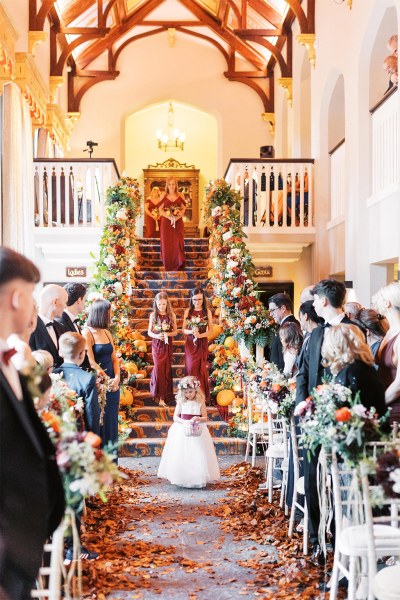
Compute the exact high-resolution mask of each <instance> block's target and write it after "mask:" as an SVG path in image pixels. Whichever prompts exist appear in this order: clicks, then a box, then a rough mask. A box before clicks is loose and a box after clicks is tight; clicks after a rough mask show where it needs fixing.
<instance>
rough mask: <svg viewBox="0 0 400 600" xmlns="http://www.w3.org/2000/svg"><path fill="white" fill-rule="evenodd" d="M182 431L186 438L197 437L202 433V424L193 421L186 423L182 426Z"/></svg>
mask: <svg viewBox="0 0 400 600" xmlns="http://www.w3.org/2000/svg"><path fill="white" fill-rule="evenodd" d="M183 430H184V432H185V435H187V436H188V437H192V436H199V435H201V432H202V423H193V421H187V423H185V424H184V426H183Z"/></svg>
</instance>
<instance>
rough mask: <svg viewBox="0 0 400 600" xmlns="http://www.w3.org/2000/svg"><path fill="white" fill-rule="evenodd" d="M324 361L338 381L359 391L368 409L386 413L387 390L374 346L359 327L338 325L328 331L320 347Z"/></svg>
mask: <svg viewBox="0 0 400 600" xmlns="http://www.w3.org/2000/svg"><path fill="white" fill-rule="evenodd" d="M321 355H322V364H323V365H324V367H329V369H330V371H331V373H332V375H334V377H335V382H336V383H340V384H341V385H344V386H345V387H347V388H349V389H351V391H352V392H353V396H355V395H356V394H357V392H358V393H359V402H360V404H362V405H363V406H365V408H366V409H368V410H370V409H371V408H375V410H376V412H377V413H378V415H379V416H380V417H382V416H383V415H384V414H385V412H386V407H385V390H384V389H383V385H382V383H381V382H380V380H379V377H378V375H377V373H376V371H375V369H374V367H373V365H374V357H373V356H372V352H371V348H370V347H369V346H368V344H367V342H366V341H365V337H364V335H363V333H362V331H361V329H360V328H359V327H356V326H355V325H341V324H340V325H335V326H333V327H330V328H329V329H327V330H326V332H325V335H324V341H323V344H322V349H321Z"/></svg>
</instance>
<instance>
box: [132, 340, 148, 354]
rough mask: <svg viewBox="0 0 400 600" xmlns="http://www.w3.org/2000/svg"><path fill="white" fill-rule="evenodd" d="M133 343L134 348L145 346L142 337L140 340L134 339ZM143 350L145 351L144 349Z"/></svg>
mask: <svg viewBox="0 0 400 600" xmlns="http://www.w3.org/2000/svg"><path fill="white" fill-rule="evenodd" d="M133 345H134V346H135V348H140V347H141V346H146V342H145V341H143V340H142V339H140V340H135V341H134V342H133ZM146 349H147V348H146ZM145 352H146V350H145Z"/></svg>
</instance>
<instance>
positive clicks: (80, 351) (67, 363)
mask: <svg viewBox="0 0 400 600" xmlns="http://www.w3.org/2000/svg"><path fill="white" fill-rule="evenodd" d="M59 345H60V354H61V356H62V357H63V358H64V362H63V363H62V365H60V366H59V367H58V368H57V369H56V370H55V373H63V378H64V379H65V381H66V382H67V384H68V387H70V388H71V390H75V392H76V393H77V394H78V396H79V397H81V398H83V401H84V403H85V428H86V431H93V433H96V434H97V435H100V406H99V399H98V395H97V388H96V374H95V373H87V372H86V371H84V370H83V369H82V368H81V364H82V363H83V360H84V357H85V356H86V350H85V348H86V340H85V338H84V337H83V336H82V335H80V334H79V333H76V332H70V331H68V332H67V333H63V335H62V336H61V337H60V339H59Z"/></svg>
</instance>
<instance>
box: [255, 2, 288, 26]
mask: <svg viewBox="0 0 400 600" xmlns="http://www.w3.org/2000/svg"><path fill="white" fill-rule="evenodd" d="M286 1H287V2H288V0H286ZM248 3H249V6H251V7H252V8H254V10H256V11H257V12H258V13H259V14H260V15H261V16H262V17H264V19H266V20H267V21H269V22H270V23H272V25H274V26H275V27H280V26H281V25H282V20H283V19H282V15H281V14H280V13H278V11H277V10H275V9H274V8H272V6H269V5H268V4H267V3H266V2H264V0H248ZM288 4H289V2H288Z"/></svg>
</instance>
